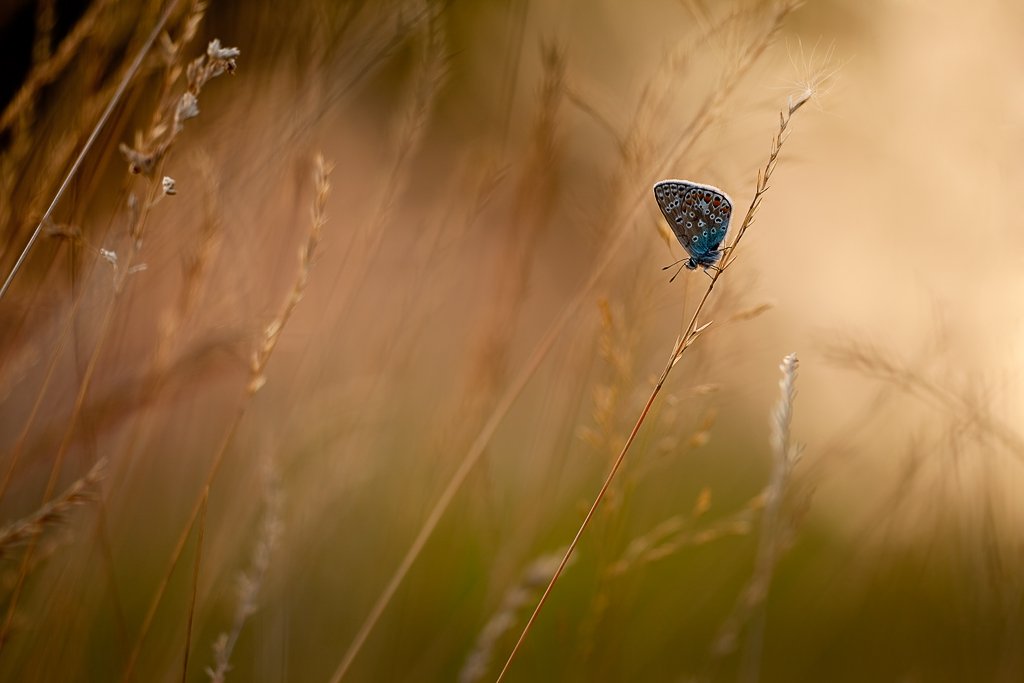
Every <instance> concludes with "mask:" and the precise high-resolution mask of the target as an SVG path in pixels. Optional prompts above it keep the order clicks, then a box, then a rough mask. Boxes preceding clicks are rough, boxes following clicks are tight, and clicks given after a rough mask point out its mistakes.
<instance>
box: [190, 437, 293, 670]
mask: <svg viewBox="0 0 1024 683" xmlns="http://www.w3.org/2000/svg"><path fill="white" fill-rule="evenodd" d="M263 479H264V481H263V501H264V502H263V506H264V507H263V518H262V520H261V521H260V528H259V532H258V535H257V538H256V546H255V547H254V548H253V552H252V556H251V557H250V559H249V567H248V569H246V570H245V571H243V572H242V573H241V574H239V575H238V580H237V583H238V603H237V605H236V606H235V614H234V618H233V619H232V622H231V629H230V630H228V631H225V632H224V633H221V634H220V635H219V636H218V637H217V640H216V641H215V642H214V644H213V666H211V667H207V669H206V674H207V675H208V676H209V677H210V680H211V681H212V683H224V680H225V677H226V676H227V673H228V671H230V670H231V654H232V653H233V652H234V650H235V645H236V644H237V643H238V638H239V636H241V634H242V628H243V627H244V626H245V623H246V622H247V621H248V620H249V617H251V616H252V615H253V614H255V613H256V609H257V607H258V605H259V593H260V590H261V588H262V587H263V583H264V581H265V579H266V575H267V570H268V569H269V568H270V560H271V557H272V555H273V552H274V549H275V548H276V547H277V542H278V539H279V538H280V536H281V506H282V499H281V498H282V496H281V487H280V482H279V481H278V479H277V474H276V472H274V463H273V460H272V459H271V458H269V457H268V458H267V459H266V461H265V466H264V476H263Z"/></svg>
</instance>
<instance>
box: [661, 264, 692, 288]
mask: <svg viewBox="0 0 1024 683" xmlns="http://www.w3.org/2000/svg"><path fill="white" fill-rule="evenodd" d="M685 260H686V259H684V258H681V259H679V260H678V261H676V262H675V263H670V264H668V265H667V266H662V268H661V269H662V270H668V269H669V268H671V267H672V266H675V265H678V264H680V263H682V262H683V261H685ZM673 277H675V276H674V275H673ZM669 282H671V280H669Z"/></svg>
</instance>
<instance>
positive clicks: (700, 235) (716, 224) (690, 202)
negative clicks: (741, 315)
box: [654, 180, 732, 270]
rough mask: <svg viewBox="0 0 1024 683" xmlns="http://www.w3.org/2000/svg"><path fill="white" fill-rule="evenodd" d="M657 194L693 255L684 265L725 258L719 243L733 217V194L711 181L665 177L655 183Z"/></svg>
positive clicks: (706, 265)
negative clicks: (691, 180) (694, 181)
mask: <svg viewBox="0 0 1024 683" xmlns="http://www.w3.org/2000/svg"><path fill="white" fill-rule="evenodd" d="M654 198H655V199H656V200H657V202H658V208H660V209H661V213H662V215H663V216H665V220H667V221H668V225H669V227H670V228H672V232H673V233H674V234H675V236H676V239H677V240H679V243H680V244H681V245H683V249H685V250H686V253H687V254H689V255H690V258H689V259H688V260H687V261H686V262H685V263H684V264H683V265H685V266H686V267H687V268H689V269H690V270H696V269H697V268H698V267H701V268H705V269H707V268H710V267H712V266H714V265H715V264H716V263H718V260H719V259H721V258H722V252H721V251H719V246H720V245H721V244H722V242H723V241H724V240H725V233H726V231H727V230H728V229H729V219H730V218H732V200H731V199H729V196H728V195H727V194H725V193H724V192H722V191H721V190H719V189H718V188H717V187H712V186H711V185H701V184H699V183H692V182H690V181H689V180H662V181H660V182H658V183H655V185H654Z"/></svg>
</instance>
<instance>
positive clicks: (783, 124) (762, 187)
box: [498, 94, 810, 681]
mask: <svg viewBox="0 0 1024 683" xmlns="http://www.w3.org/2000/svg"><path fill="white" fill-rule="evenodd" d="M809 99H810V95H809V94H806V95H803V96H801V97H800V98H798V99H797V100H793V99H791V100H790V101H789V102H788V104H787V107H786V109H784V110H783V111H782V112H780V114H779V131H778V133H777V134H776V135H775V137H774V138H773V139H772V147H771V152H770V154H769V156H768V163H767V164H766V165H765V167H764V169H763V170H762V171H759V172H758V178H757V185H756V189H755V193H754V198H753V200H752V201H751V205H750V208H749V209H748V210H747V214H746V216H745V217H744V219H743V222H742V223H741V225H740V229H739V231H738V232H737V234H736V237H735V238H734V239H733V241H732V243H731V244H730V246H729V247H728V249H729V256H728V261H727V262H726V263H725V264H723V266H722V269H721V270H717V271H715V273H714V275H712V276H711V280H710V282H709V283H708V286H707V289H706V290H705V292H704V296H703V297H702V298H701V300H700V302H699V303H698V304H697V307H696V309H695V310H694V312H693V316H692V317H691V319H690V323H689V325H688V326H687V327H686V330H685V331H684V333H683V334H682V335H681V336H680V337H679V339H678V340H677V342H676V345H675V348H674V349H673V351H672V355H671V356H670V358H669V360H668V363H667V365H666V366H665V369H664V370H663V371H662V374H661V377H660V378H659V379H658V382H657V383H656V384H655V386H654V389H653V390H652V391H651V395H650V397H649V398H648V400H647V403H646V404H645V405H644V407H643V409H642V410H641V412H640V416H639V417H638V418H637V421H636V424H635V425H634V426H633V429H632V431H631V432H630V434H629V436H628V437H627V439H626V442H625V444H624V445H623V447H622V450H621V452H620V453H619V456H618V457H617V458H616V460H615V462H614V464H613V465H612V467H611V470H610V471H609V473H608V476H607V477H606V478H605V481H604V484H603V485H602V486H601V489H600V491H599V492H598V494H597V496H596V497H595V498H594V502H593V504H592V505H591V507H590V510H589V511H588V512H587V515H586V517H585V518H584V519H583V522H582V523H581V524H580V527H579V529H578V530H577V532H576V535H575V537H574V538H573V540H572V542H571V543H570V544H569V548H568V550H567V551H566V554H565V558H564V560H563V563H562V566H560V567H559V569H558V570H557V571H556V572H555V574H554V575H553V576H552V577H551V582H550V583H549V584H548V588H547V590H545V591H544V594H543V595H542V596H541V599H540V601H539V602H538V603H537V607H536V609H535V610H534V613H533V616H531V617H530V620H529V621H528V622H527V624H526V627H525V628H524V629H523V632H522V634H521V635H520V638H519V641H518V642H517V643H516V645H515V647H513V649H512V651H511V653H510V654H509V658H508V661H507V662H506V663H505V668H504V669H502V672H501V675H499V676H498V680H499V681H500V680H501V679H502V678H503V677H504V674H505V672H506V671H507V670H508V667H509V666H510V665H511V663H512V660H513V659H514V658H515V655H516V652H517V651H518V650H519V647H520V645H521V644H522V642H523V641H524V640H525V638H526V635H527V633H529V630H530V627H531V626H532V625H533V622H534V620H535V619H536V617H537V615H538V614H539V613H540V610H541V608H542V607H543V606H544V603H545V601H546V600H547V597H548V595H549V594H550V592H551V589H552V588H553V587H554V585H555V583H556V582H557V581H558V577H559V575H560V574H561V571H562V569H564V566H565V563H567V562H568V561H569V558H570V557H571V556H572V552H573V550H575V548H576V545H577V544H578V543H579V540H580V538H581V537H582V535H583V532H584V531H585V530H586V528H587V527H588V526H589V524H590V520H591V519H592V518H593V515H594V513H595V512H596V510H597V508H598V506H599V505H600V504H601V501H602V500H603V499H604V497H605V494H606V493H607V492H608V489H609V487H610V486H611V484H612V481H613V480H614V479H615V475H616V474H617V472H618V470H619V468H620V467H621V466H622V463H623V461H624V460H625V457H626V453H627V452H628V451H629V448H630V446H631V445H632V444H633V441H634V439H636V436H637V434H638V433H639V431H640V427H641V426H642V425H643V423H644V421H645V420H646V418H647V414H648V413H649V412H650V409H651V407H652V406H653V405H654V401H655V399H657V397H658V394H659V393H660V392H661V388H662V387H663V386H664V384H665V381H666V380H667V379H668V376H669V373H670V372H671V371H672V368H674V367H675V366H676V364H677V363H678V362H679V361H680V360H681V359H682V357H683V354H684V353H685V351H686V349H687V348H689V347H690V345H691V344H693V343H694V342H696V340H697V339H698V337H699V336H700V334H701V332H703V331H704V330H705V329H707V327H708V326H709V325H710V324H711V323H710V322H708V323H705V324H703V325H700V326H698V323H697V321H698V319H699V316H700V314H701V312H702V311H703V309H704V306H705V304H706V303H707V301H708V298H709V297H710V296H711V292H712V291H713V290H714V287H715V284H716V283H717V282H718V279H719V278H720V277H721V276H722V274H723V273H724V272H725V270H726V268H727V267H728V265H729V264H730V263H732V262H733V260H734V259H735V249H736V246H737V245H738V243H739V241H740V240H741V239H742V237H743V235H744V233H745V232H746V230H747V228H748V227H749V226H750V224H751V223H752V222H753V220H754V216H755V214H756V212H757V209H758V207H759V206H760V203H761V199H762V198H763V196H764V194H765V192H766V191H767V189H768V180H769V179H770V178H771V175H772V173H773V172H774V170H775V168H776V166H777V164H778V158H779V153H780V152H781V149H782V144H783V143H784V142H785V133H786V130H787V128H788V126H789V122H790V120H791V119H792V116H793V114H795V113H796V112H797V111H798V110H799V109H800V108H801V107H802V106H803V105H804V104H806V102H807V101H808V100H809Z"/></svg>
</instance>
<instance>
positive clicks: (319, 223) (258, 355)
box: [121, 154, 332, 681]
mask: <svg viewBox="0 0 1024 683" xmlns="http://www.w3.org/2000/svg"><path fill="white" fill-rule="evenodd" d="M331 168H332V167H331V165H330V164H329V163H327V161H325V160H324V157H323V155H320V154H318V155H317V157H316V160H315V169H314V187H315V194H314V199H313V209H312V220H311V223H310V229H309V233H308V235H307V236H306V241H305V242H304V243H303V245H302V246H301V247H300V248H299V269H298V272H297V273H296V278H295V282H294V283H293V284H292V287H291V288H290V289H289V291H288V293H287V295H286V296H285V299H284V303H283V304H282V306H281V309H280V311H279V313H278V314H277V316H276V317H275V318H274V319H273V320H272V321H271V322H270V324H268V325H267V326H266V327H265V328H264V329H263V333H262V334H261V335H260V339H259V341H258V343H257V345H256V349H255V350H254V351H253V353H252V356H251V358H250V364H249V381H248V382H247V383H246V386H245V398H246V400H245V401H243V403H242V405H241V406H239V408H238V410H237V411H236V413H235V416H234V418H233V419H232V420H231V422H230V423H229V424H228V426H227V429H226V431H225V433H224V435H223V438H222V440H221V443H220V445H219V446H218V448H217V450H216V452H215V453H214V455H213V459H212V462H211V463H210V467H209V470H208V471H207V474H206V479H205V481H204V483H203V486H202V489H201V491H200V494H199V497H198V499H197V500H196V501H195V503H194V504H193V506H192V510H191V511H190V513H189V516H188V518H187V519H186V520H185V525H184V527H183V529H182V531H181V534H180V535H179V536H178V539H177V542H176V543H175V546H174V549H173V550H172V551H171V557H170V560H169V562H168V566H167V569H166V570H165V572H164V574H163V576H162V577H161V579H160V581H159V582H158V584H157V587H156V590H155V592H154V594H153V597H152V598H151V599H150V602H149V606H148V608H147V610H146V614H145V616H144V617H143V620H142V624H141V626H140V627H139V632H138V634H137V635H136V638H135V644H134V646H133V647H132V650H131V653H130V654H129V656H128V659H127V662H126V664H125V667H124V670H123V672H122V677H121V678H122V680H123V681H127V680H131V679H132V677H133V675H134V669H135V664H136V663H137V661H138V658H139V654H140V653H141V651H142V645H143V643H144V642H145V640H146V636H147V635H148V634H149V629H150V628H151V627H152V625H153V620H154V618H155V617H156V611H157V608H158V607H159V606H160V603H161V601H162V600H163V596H164V593H165V592H166V591H167V586H168V584H169V583H170V580H171V576H172V575H173V573H174V570H175V568H176V567H177V566H178V562H179V561H180V560H181V555H182V553H183V552H184V550H185V544H186V543H187V542H188V538H189V536H190V535H191V534H192V530H193V528H194V527H195V525H196V523H197V521H198V520H199V518H200V516H202V515H203V514H204V511H205V509H206V505H207V502H208V501H209V497H210V488H211V487H212V485H213V480H214V479H215V478H216V476H217V473H218V472H219V471H220V467H221V465H222V464H223V462H224V457H225V456H226V455H227V452H228V448H229V447H230V445H231V443H232V442H233V441H234V437H235V434H236V433H237V431H238V427H239V425H240V424H241V422H242V418H243V417H244V416H245V413H246V409H247V408H248V405H249V403H250V401H251V399H252V397H253V396H254V395H255V394H256V392H258V391H259V390H260V389H261V388H262V387H263V386H264V384H265V383H266V377H265V376H264V372H265V370H266V367H267V364H268V362H269V361H270V357H271V355H272V354H273V352H274V349H275V348H276V347H277V343H278V341H279V340H280V336H281V332H282V330H283V329H284V326H285V324H286V323H287V322H288V320H289V319H290V318H291V316H292V313H293V312H294V311H295V307H296V306H297V305H298V303H299V301H301V300H302V296H303V294H304V293H305V291H306V287H307V285H308V284H309V277H310V273H311V271H312V267H313V263H314V261H315V258H316V254H317V247H318V246H319V244H320V239H321V237H322V233H323V228H324V226H325V225H326V223H327V214H326V205H327V197H328V195H329V193H330V188H331V186H330V181H329V176H330V172H331ZM186 647H187V646H186Z"/></svg>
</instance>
